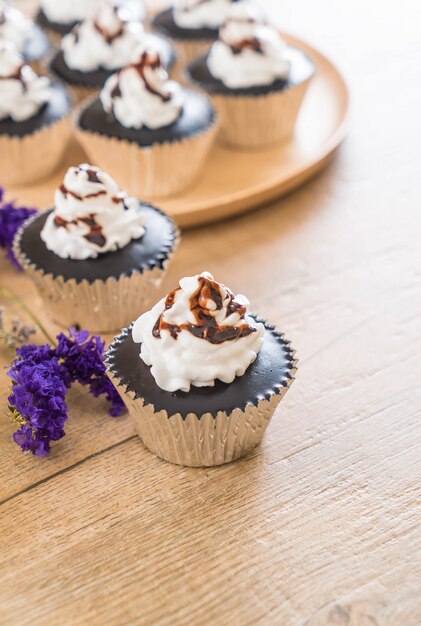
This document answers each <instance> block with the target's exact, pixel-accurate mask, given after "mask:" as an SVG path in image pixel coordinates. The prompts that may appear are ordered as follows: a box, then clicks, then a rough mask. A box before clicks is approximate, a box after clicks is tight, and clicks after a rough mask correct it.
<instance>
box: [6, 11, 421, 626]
mask: <svg viewBox="0 0 421 626" xmlns="http://www.w3.org/2000/svg"><path fill="white" fill-rule="evenodd" d="M267 4H269V6H270V5H272V8H273V9H274V10H275V11H277V13H278V15H279V17H280V18H283V24H282V26H283V28H284V29H285V30H286V31H291V32H295V33H297V35H298V36H301V37H303V38H306V39H308V40H309V41H312V42H313V43H314V44H315V45H319V47H321V48H322V49H323V50H324V51H325V52H326V53H327V54H329V56H331V57H332V58H334V59H337V60H338V62H339V64H340V65H342V66H343V67H344V68H345V70H346V73H347V74H348V76H349V78H350V83H351V87H352V91H353V94H354V100H355V103H356V115H355V121H354V127H353V131H352V133H351V135H350V136H349V138H348V139H347V140H346V142H345V144H344V145H343V147H342V149H341V150H340V152H339V153H338V155H337V158H336V159H335V161H334V162H333V163H332V164H331V165H329V167H328V169H327V170H326V171H324V172H323V173H322V174H321V175H320V176H318V177H317V178H316V179H314V180H313V181H312V182H311V183H310V184H308V185H307V186H305V187H304V188H302V189H301V190H299V191H297V192H295V193H294V194H291V195H290V196H288V197H287V198H285V199H284V200H282V201H278V202H276V203H275V204H272V205H270V206H267V207H265V208H263V209H261V210H260V211H258V212H255V213H251V214H249V215H246V216H244V217H242V218H238V219H236V220H232V221H229V222H225V223H221V224H219V225H217V226H213V227H206V228H202V229H197V230H194V231H189V232H188V233H186V234H185V236H184V239H183V241H182V244H181V247H180V252H179V254H178V256H177V258H176V260H175V261H174V265H173V267H172V269H171V274H170V275H169V276H168V279H167V281H166V284H165V285H164V286H163V289H162V291H163V292H164V291H166V290H167V289H168V288H169V287H170V286H171V285H173V284H174V283H175V282H176V280H177V278H178V277H179V276H180V275H185V274H189V273H194V272H199V271H202V270H204V269H208V270H209V271H212V272H213V273H214V274H215V276H216V277H217V278H219V279H221V280H223V281H224V282H226V284H228V285H230V286H231V287H232V289H234V290H235V291H242V292H245V293H246V294H247V295H248V296H249V297H250V299H251V301H252V303H253V307H254V310H255V311H256V312H257V313H259V314H260V315H262V316H264V317H266V318H268V319H269V320H270V321H273V322H275V323H276V324H277V325H278V327H280V328H281V329H282V330H284V331H285V333H286V334H287V336H288V337H289V338H291V340H292V341H293V345H294V347H295V348H296V349H297V352H298V356H299V357H300V363H301V364H300V369H299V372H298V377H297V380H296V382H295V383H294V386H293V388H292V389H291V391H290V392H289V394H288V395H287V397H286V399H285V400H284V402H283V404H281V406H280V408H279V410H278V411H277V413H276V415H275V417H274V419H273V421H272V423H271V426H270V428H269V429H268V432H267V434H266V437H265V440H264V442H263V444H262V445H261V446H260V447H259V448H257V449H256V450H255V451H254V452H253V453H252V454H251V455H249V456H248V457H247V458H245V459H243V460H241V461H239V462H236V463H233V464H230V465H227V466H224V467H220V468H214V469H206V470H202V469H200V470H196V469H185V468H181V467H176V466H172V465H169V464H166V463H164V462H162V461H160V460H159V459H157V458H155V457H154V456H153V455H151V454H150V453H149V452H148V451H147V450H145V449H144V447H143V446H142V444H141V442H140V440H139V439H138V438H137V437H136V436H135V435H134V431H133V429H132V427H131V425H130V423H129V420H128V418H127V417H122V418H119V419H117V420H113V419H112V418H110V417H108V416H107V413H106V407H105V405H104V404H103V403H101V402H100V401H94V400H92V399H89V398H87V396H86V395H85V394H84V393H83V392H82V391H80V390H75V392H74V393H73V395H72V399H71V419H70V420H69V423H68V435H67V436H66V438H65V439H64V440H63V441H62V442H59V443H58V444H57V445H55V446H54V451H53V453H52V455H51V457H50V458H49V459H47V460H39V459H34V458H32V457H27V456H24V455H21V454H20V453H19V451H18V450H17V448H16V447H15V446H14V445H13V444H12V443H11V440H10V437H11V434H12V432H13V427H12V425H11V424H10V423H9V422H8V421H7V418H6V417H5V416H4V409H2V412H3V413H2V414H3V418H2V420H1V421H0V454H1V463H0V485H1V487H0V489H1V497H0V499H1V501H2V504H0V537H1V539H2V549H1V551H0V571H1V573H2V584H1V585H0V622H1V623H2V624H3V623H4V624H7V625H9V624H12V625H15V624H16V625H19V626H20V625H26V624H28V625H29V624H31V626H32V625H34V624H36V625H39V624H41V625H43V624H50V623H52V624H65V625H67V624H71V625H73V624H75V625H82V624H101V625H102V624H107V625H108V624H111V625H113V626H114V625H116V626H119V625H120V624H125V625H126V624H136V625H137V624H141V625H146V626H149V625H153V626H155V625H157V624H158V625H160V626H161V625H163V626H166V625H168V626H169V625H171V626H173V625H177V626H178V625H182V626H184V625H185V626H192V625H193V626H196V625H197V626H203V625H206V626H225V625H232V624H241V626H254V625H258V626H267V625H270V626H271V625H273V624H275V625H279V626H338V625H339V626H419V624H420V623H421V604H420V597H421V593H420V587H421V564H420V559H419V554H420V552H421V532H420V500H421V499H420V479H421V461H420V445H421V427H420V423H419V416H420V409H421V390H420V384H419V354H420V352H421V286H420V285H421V247H420V244H419V241H420V232H421V215H420V210H419V185H418V178H419V146H420V145H421V136H420V135H421V127H420V124H419V110H420V91H419V89H418V85H417V76H418V74H419V67H420V64H421V44H420V39H419V23H420V19H421V6H420V5H419V3H415V2H413V1H411V0H403V1H402V2H401V3H400V4H399V8H398V7H397V5H396V3H394V2H393V3H392V2H391V1H385V0H383V1H380V0H372V2H370V3H367V2H363V0H355V1H354V2H352V3H340V5H339V3H333V2H330V1H329V0H320V1H319V2H317V3H314V2H310V0H294V1H292V0H285V2H283V3H282V6H281V3H279V4H278V3H275V2H272V3H271V2H269V3H267ZM398 26H399V27H398ZM47 187H48V186H47V185H46V184H44V185H41V186H39V187H38V188H37V189H36V190H35V192H34V190H32V189H25V190H22V191H21V192H20V193H19V195H20V196H21V197H24V198H25V199H26V200H28V199H31V198H34V202H35V201H36V202H38V201H39V199H40V198H41V196H42V197H43V198H46V199H45V200H43V202H44V201H45V202H47V201H48V196H49V194H51V189H49V188H47ZM0 274H1V283H4V284H6V285H7V286H9V287H13V288H15V289H16V290H17V291H19V292H20V293H21V294H24V295H25V296H26V297H27V299H28V301H31V302H33V305H34V307H35V308H36V309H37V310H41V308H42V307H41V304H40V302H39V300H38V298H37V296H36V295H35V292H34V291H33V289H32V286H31V285H30V284H29V282H28V280H27V279H26V278H25V277H24V276H21V275H17V274H16V273H15V272H14V271H13V270H12V269H10V268H9V267H8V266H7V264H6V262H3V261H2V262H1V264H0ZM52 329H53V328H52ZM8 359H9V356H8V355H7V354H6V353H5V352H4V351H3V352H1V354H0V363H1V365H5V364H6V363H7V362H8ZM6 393H7V380H6V377H5V376H4V374H1V375H0V394H1V401H2V406H3V407H4V398H5V395H6Z"/></svg>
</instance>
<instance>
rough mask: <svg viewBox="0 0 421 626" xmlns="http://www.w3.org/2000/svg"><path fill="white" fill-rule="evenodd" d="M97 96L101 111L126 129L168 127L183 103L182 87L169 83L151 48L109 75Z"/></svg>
mask: <svg viewBox="0 0 421 626" xmlns="http://www.w3.org/2000/svg"><path fill="white" fill-rule="evenodd" d="M100 97H101V102H102V106H103V107H104V110H105V111H107V113H112V114H114V116H115V118H116V119H117V120H118V122H120V124H122V125H123V126H125V127H126V128H142V127H143V126H146V127H147V128H152V129H153V128H162V127H164V126H168V125H169V124H172V123H173V122H174V121H175V120H176V119H177V118H178V117H179V115H180V112H181V110H182V107H183V101H184V95H183V90H182V88H181V86H180V85H179V84H178V83H176V82H175V81H172V80H168V74H167V72H166V71H165V69H164V68H163V67H162V62H161V58H160V55H159V54H158V53H157V52H153V51H151V50H150V49H148V50H143V51H142V52H140V53H139V57H138V60H137V61H136V62H134V63H132V64H131V65H128V66H127V67H125V68H124V69H122V70H120V71H119V72H117V73H116V74H113V75H112V76H110V78H109V79H108V80H107V82H106V83H105V85H104V88H103V89H102V91H101V96H100Z"/></svg>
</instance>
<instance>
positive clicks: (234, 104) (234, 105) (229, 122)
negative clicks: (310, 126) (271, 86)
mask: <svg viewBox="0 0 421 626" xmlns="http://www.w3.org/2000/svg"><path fill="white" fill-rule="evenodd" d="M310 81H311V78H310V79H309V80H307V81H304V82H302V83H300V84H299V85H295V86H292V87H288V88H286V89H284V90H283V91H277V92H273V93H270V94H268V95H263V96H235V95H228V94H227V95H225V94H209V97H210V98H211V100H212V102H213V104H214V105H215V108H216V110H217V111H218V113H219V116H220V118H221V124H220V132H219V136H218V142H220V143H222V144H226V145H229V146H233V147H236V148H241V149H245V150H247V149H250V148H260V147H262V146H267V145H270V144H274V143H277V142H281V141H284V140H286V139H288V138H289V137H290V136H291V135H292V133H293V132H294V128H295V125H296V122H297V117H298V114H299V112H300V108H301V105H302V103H303V100H304V97H305V95H306V92H307V89H308V86H309V83H310Z"/></svg>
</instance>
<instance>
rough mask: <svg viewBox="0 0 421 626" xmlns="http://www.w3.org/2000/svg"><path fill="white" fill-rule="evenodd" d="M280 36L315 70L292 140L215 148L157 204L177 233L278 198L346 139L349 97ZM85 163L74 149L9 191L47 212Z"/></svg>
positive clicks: (325, 68) (330, 74)
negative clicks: (46, 175) (69, 174)
mask: <svg viewBox="0 0 421 626" xmlns="http://www.w3.org/2000/svg"><path fill="white" fill-rule="evenodd" d="M283 36H284V38H285V39H286V41H288V42H289V43H291V44H292V45H294V46H297V47H299V48H301V49H303V50H304V51H306V52H307V53H308V54H309V56H311V58H312V59H313V60H314V61H315V63H316V65H317V72H316V75H315V77H314V79H313V81H312V83H311V85H310V88H309V91H308V93H307V96H306V99H305V101H304V105H303V108H302V111H301V113H300V116H299V119H298V124H297V128H296V132H295V134H294V136H293V137H292V138H291V140H290V141H289V142H287V143H284V144H282V145H276V146H274V147H271V148H270V149H265V150H258V151H256V150H253V151H238V150H232V149H228V148H223V147H221V146H215V147H214V148H213V149H212V152H211V154H210V158H209V160H208V162H207V164H206V167H205V169H204V171H203V173H202V175H201V177H200V180H199V181H198V182H197V183H196V184H195V185H194V187H191V188H190V189H189V190H188V191H186V192H185V193H183V194H181V195H178V196H174V197H173V198H171V199H163V200H161V199H160V200H159V201H158V200H157V202H156V203H157V204H158V206H160V207H161V208H163V209H164V210H165V211H167V212H168V213H169V214H170V215H172V216H173V217H174V218H175V220H176V221H177V223H178V224H179V225H180V226H181V227H183V228H189V227H193V226H198V225H200V224H205V223H209V222H216V221H220V220H222V219H225V218H227V217H231V216H233V215H237V214H239V213H243V212H245V211H248V210H250V209H252V208H253V207H256V206H259V205H261V204H263V203H266V202H269V201H270V200H273V199H274V198H277V197H280V196H282V195H283V194H285V193H287V192H288V191H291V190H292V189H294V188H295V187H298V186H299V185H301V184H302V183H303V182H304V181H306V180H307V179H309V178H310V177H311V176H313V175H314V174H315V173H316V172H317V171H318V170H320V169H321V168H322V167H323V166H324V165H326V163H327V162H328V160H329V158H330V157H331V156H332V154H333V153H334V151H335V149H336V148H337V147H338V146H339V144H340V143H341V141H342V140H343V139H344V137H345V135H346V132H347V129H348V123H349V93H348V89H347V86H346V83H345V81H344V79H343V77H342V76H341V74H340V73H339V71H338V70H337V69H336V67H335V66H334V65H333V64H332V63H331V62H330V61H329V59H327V58H326V57H325V56H323V55H322V54H321V53H320V52H318V51H317V50H315V49H314V48H312V47H311V46H309V45H307V44H305V43H304V42H302V41H301V40H300V39H297V38H295V37H291V36H289V35H283ZM84 160H86V157H85V156H84V154H83V152H82V150H81V148H80V147H79V146H78V145H77V144H76V143H73V144H71V145H70V146H69V149H68V150H67V152H66V159H65V162H64V163H62V165H61V167H60V169H59V170H58V171H57V172H56V173H55V174H54V176H52V177H51V178H50V179H49V180H44V181H40V182H39V183H37V184H35V185H32V186H31V187H21V188H19V189H18V188H15V189H8V191H9V192H12V194H13V195H14V196H15V197H16V198H18V200H19V201H22V202H26V203H27V204H29V205H32V206H33V205H35V206H39V207H40V208H45V207H46V206H51V203H52V201H53V196H54V189H55V188H56V187H57V186H58V185H59V184H60V182H61V180H62V178H63V174H64V172H65V171H66V169H67V168H68V167H69V166H70V165H76V164H79V163H82V162H83V161H84Z"/></svg>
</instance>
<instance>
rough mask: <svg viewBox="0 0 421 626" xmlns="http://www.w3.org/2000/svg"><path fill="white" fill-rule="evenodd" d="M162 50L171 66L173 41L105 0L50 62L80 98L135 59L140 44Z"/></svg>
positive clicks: (165, 60)
mask: <svg viewBox="0 0 421 626" xmlns="http://www.w3.org/2000/svg"><path fill="white" fill-rule="evenodd" d="M149 45H150V46H153V47H154V48H155V49H156V50H159V52H160V54H161V57H162V60H163V64H164V66H165V67H167V68H170V67H171V65H172V64H173V62H174V59H175V56H174V52H173V49H172V47H171V44H170V43H169V42H168V41H167V40H166V39H164V38H163V37H160V36H159V35H154V34H152V33H146V32H145V30H144V27H143V23H142V21H141V20H139V19H134V18H133V15H132V13H131V12H130V10H129V9H128V8H127V7H126V6H125V5H121V4H118V3H116V2H109V1H107V0H102V1H101V2H98V4H97V6H96V8H95V10H94V12H93V13H92V15H91V16H90V17H87V18H86V19H85V20H84V21H83V22H82V23H81V24H79V25H77V26H75V27H74V29H73V30H72V31H71V32H70V33H69V34H68V35H66V36H65V37H64V39H63V40H62V42H61V49H60V50H59V51H58V52H57V54H56V55H55V56H54V58H53V59H52V61H51V63H50V69H51V71H52V72H53V73H54V74H55V75H56V76H57V77H58V78H60V79H62V80H63V81H64V82H66V83H67V84H68V85H69V86H70V87H72V89H73V90H74V91H75V92H76V94H77V96H78V98H79V99H82V98H83V97H86V96H88V95H90V94H93V93H95V92H97V91H99V90H100V89H101V88H102V87H103V85H104V83H105V81H106V80H107V78H109V77H110V76H111V74H112V73H113V72H115V71H116V70H118V69H120V68H122V67H124V66H126V65H127V64H128V63H130V62H131V61H132V60H133V54H134V53H135V52H136V50H137V49H138V48H139V46H149Z"/></svg>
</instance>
